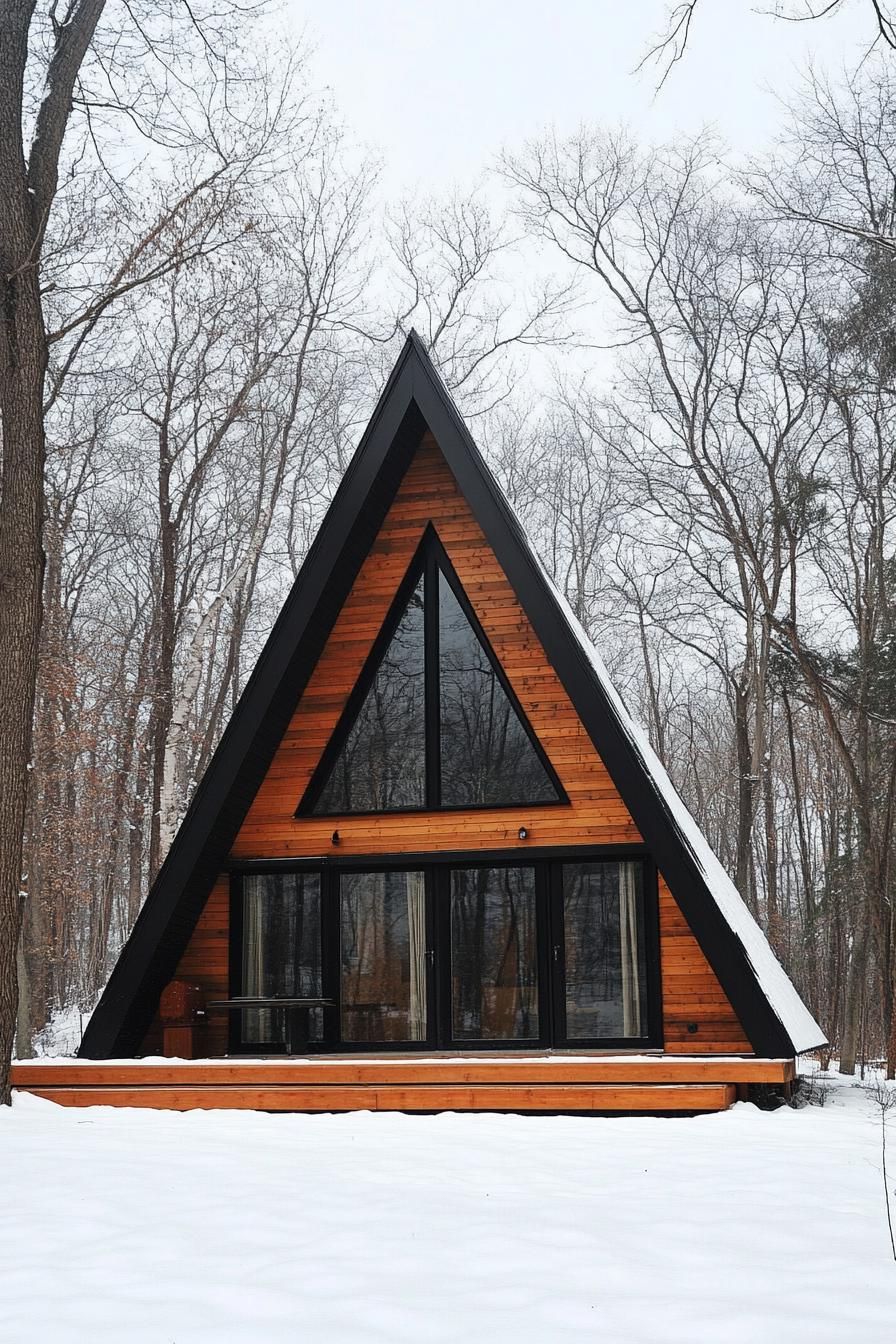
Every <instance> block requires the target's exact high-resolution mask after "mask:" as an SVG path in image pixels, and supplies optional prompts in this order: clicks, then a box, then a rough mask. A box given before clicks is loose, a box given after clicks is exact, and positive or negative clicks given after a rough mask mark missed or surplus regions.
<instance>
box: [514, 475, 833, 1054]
mask: <svg viewBox="0 0 896 1344" xmlns="http://www.w3.org/2000/svg"><path fill="white" fill-rule="evenodd" d="M507 505H508V508H510V509H511V512H512V513H513V509H512V507H511V505H510V502H509V500H508V501H507ZM515 516H516V515H515V514H514V517H515ZM517 523H518V526H519V529H520V532H521V534H522V536H523V539H524V540H525V543H526V546H527V547H528V550H529V553H530V555H531V556H532V559H533V561H534V562H535V564H536V565H537V566H538V568H539V570H540V571H541V573H542V575H543V576H544V579H545V582H546V583H547V584H548V586H549V587H550V589H551V592H552V593H553V595H554V597H555V599H556V601H557V605H558V607H559V608H560V611H561V612H562V613H563V617H564V619H565V621H566V623H567V625H568V626H569V628H570V631H571V633H572V634H573V636H574V638H575V640H576V642H577V643H578V645H579V646H580V648H581V650H582V652H583V653H584V654H585V657H586V658H587V659H588V662H589V663H590V664H591V667H592V669H593V671H594V673H595V675H596V677H597V679H598V681H599V682H600V685H601V688H602V690H603V692H604V694H605V695H606V697H607V700H608V702H609V704H610V706H611V708H612V710H613V712H614V714H615V715H616V718H617V720H618V722H619V726H620V727H621V728H622V731H623V732H624V733H625V735H626V737H627V738H628V740H629V741H630V743H631V744H632V747H633V748H634V750H635V751H636V752H637V754H638V755H639V756H640V758H641V762H642V764H643V766H644V769H645V771H646V773H647V776H648V778H649V779H650V781H651V783H652V784H653V786H654V788H655V789H656V792H657V793H658V794H659V796H660V799H661V800H662V802H663V803H665V805H666V807H667V809H668V811H669V813H670V815H671V817H672V820H673V822H674V824H675V826H676V828H677V830H678V832H679V834H680V835H681V838H682V840H683V841H684V842H685V844H686V845H687V847H688V849H689V850H690V852H691V854H692V856H693V858H694V861H695V862H696V864H697V866H698V868H699V869H700V871H701V873H702V874H703V877H704V879H705V881H706V886H707V888H708V890H709V891H710V892H711V894H712V895H713V897H714V898H715V901H716V904H717V905H718V907H719V909H720V910H721V912H722V914H723V915H724V917H725V920H726V922H727V924H728V927H729V928H730V929H731V931H732V933H733V934H734V935H735V937H736V938H737V939H738V941H739V942H740V944H741V946H742V947H743V949H744V952H745V953H746V956H747V960H748V961H749V963H750V965H751V966H752V968H753V971H754V972H755V974H756V979H757V980H758V981H759V984H760V986H761V988H762V991H763V993H764V994H765V997H766V998H767V999H768V1001H769V1003H770V1005H771V1007H772V1009H773V1011H774V1013H775V1016H776V1017H777V1018H778V1020H779V1021H780V1023H781V1025H782V1027H783V1028H784V1030H785V1031H786V1032H787V1035H788V1036H789V1037H790V1040H791V1043H792V1045H793V1048H794V1051H795V1052H796V1053H797V1054H798V1055H799V1054H802V1053H803V1052H804V1051H805V1050H814V1049H815V1048H817V1047H818V1046H821V1045H825V1044H827V1038H826V1036H825V1034H824V1032H823V1031H822V1029H821V1027H820V1026H819V1025H818V1023H817V1022H816V1021H815V1018H814V1017H813V1016H812V1014H811V1013H810V1012H809V1010H808V1008H807V1007H806V1005H805V1004H804V1003H803V1001H802V999H801V998H800V996H799V994H798V993H797V991H796V989H795V987H794V985H793V982H792V981H791V979H790V977H789V976H788V974H787V972H786V971H785V970H784V967H783V966H782V965H781V963H780V962H779V961H778V958H777V957H776V956H775V954H774V952H773V951H772V947H771V944H770V943H769V941H768V939H767V938H766V936H765V934H764V933H763V931H762V929H761V928H760V926H759V925H758V924H757V922H756V920H755V919H754V918H753V916H752V914H751V913H750V911H749V910H748V908H747V906H746V904H745V902H744V900H743V898H742V896H741V894H740V892H739V891H738V890H737V887H736V886H735V885H734V883H733V882H732V880H731V878H730V877H729V875H728V873H727V872H726V871H725V869H724V868H723V866H722V864H721V862H720V861H719V859H718V858H717V856H716V854H715V852H714V851H713V849H712V848H711V846H710V844H709V842H708V841H707V839H706V837H705V835H704V834H703V832H702V830H701V829H700V827H699V826H698V824H697V822H696V821H695V820H694V818H693V817H692V816H691V813H690V812H689V811H688V809H687V807H686V806H685V804H684V802H683V800H682V799H681V797H680V795H679V793H678V791H677V789H676V788H675V785H674V784H673V783H672V780H671V779H670V777H669V774H668V772H667V770H666V767H665V766H664V765H663V763H662V761H661V760H660V758H659V757H658V756H657V754H656V752H655V751H654V749H653V747H652V746H651V745H650V739H649V738H648V736H647V734H646V733H645V731H644V729H643V728H642V727H641V726H640V724H638V723H636V722H635V720H634V719H633V718H632V716H631V715H630V714H629V712H628V710H627V709H626V707H625V704H624V702H623V699H622V697H621V695H620V694H619V692H618V691H617V690H616V687H615V686H614V685H613V682H612V680H611V678H610V674H609V672H608V671H607V669H606V666H605V664H604V661H603V659H602V658H601V656H600V654H599V653H598V651H597V649H596V648H595V646H594V644H593V643H592V641H591V640H590V638H589V637H588V635H587V633H586V631H585V629H584V627H583V625H582V623H581V622H580V620H579V618H578V617H577V616H576V614H575V612H574V611H573V609H572V607H571V606H570V605H569V602H568V601H567V599H566V597H565V596H564V594H563V593H562V592H561V591H560V589H559V588H558V587H557V585H556V583H555V582H554V580H553V579H552V577H551V575H550V574H549V573H548V571H547V569H546V568H545V566H544V565H543V564H542V561H541V559H540V557H539V556H538V554H537V553H536V551H535V549H534V547H533V546H532V543H531V541H530V540H529V537H528V534H527V532H526V529H525V528H524V527H523V526H522V524H521V523H519V520H518V519H517Z"/></svg>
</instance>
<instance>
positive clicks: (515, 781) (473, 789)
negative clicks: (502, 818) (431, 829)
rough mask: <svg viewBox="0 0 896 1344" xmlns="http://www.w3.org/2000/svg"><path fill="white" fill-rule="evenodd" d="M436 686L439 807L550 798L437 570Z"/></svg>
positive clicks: (544, 777) (543, 774) (515, 718)
mask: <svg viewBox="0 0 896 1344" xmlns="http://www.w3.org/2000/svg"><path fill="white" fill-rule="evenodd" d="M439 687H440V692H439V710H440V715H439V717H440V737H441V761H442V803H443V805H444V806H447V807H465V806H472V805H476V804H484V805H487V806H491V807H500V806H502V805H509V804H512V803H523V802H525V803H538V802H546V803H552V802H556V801H557V792H556V790H555V789H554V787H553V785H552V783H551V781H550V779H549V778H548V774H547V771H546V770H545V768H544V765H543V764H542V762H541V760H540V759H539V757H538V754H537V752H536V751H535V748H534V747H533V745H532V742H531V740H530V738H529V735H528V733H527V732H526V729H525V728H524V726H523V723H522V721H521V719H520V717H519V715H518V714H517V712H516V710H515V709H514V707H513V705H512V704H511V702H510V700H509V698H508V696H507V693H506V691H505V690H504V688H503V686H502V685H501V682H500V681H499V679H498V676H497V673H496V672H495V669H494V667H493V666H492V662H491V659H490V658H489V656H488V654H487V653H486V651H485V649H484V648H483V646H482V644H481V643H480V641H479V638H478V636H477V635H476V632H475V631H474V629H473V627H472V626H471V625H470V622H469V621H468V620H467V618H466V616H465V614H464V612H463V610H462V608H461V605H460V603H459V602H458V600H457V598H456V597H455V595H454V592H453V591H452V588H451V585H450V584H449V583H448V580H447V579H446V578H445V576H444V574H442V573H441V572H440V573H439Z"/></svg>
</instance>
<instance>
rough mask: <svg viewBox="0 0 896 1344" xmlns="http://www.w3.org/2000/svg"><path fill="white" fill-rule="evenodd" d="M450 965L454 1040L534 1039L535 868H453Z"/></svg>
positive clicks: (537, 1028)
mask: <svg viewBox="0 0 896 1344" xmlns="http://www.w3.org/2000/svg"><path fill="white" fill-rule="evenodd" d="M448 901H449V924H450V932H449V940H448V941H449V955H448V961H449V970H450V999H451V1022H450V1035H451V1038H452V1039H453V1040H455V1041H537V1040H538V1039H539V1037H540V1034H541V1029H540V1023H539V1006H538V987H539V975H538V932H537V909H536V895H535V869H534V868H503V867H502V868H483V867H477V868H452V869H451V870H450V872H449V890H448Z"/></svg>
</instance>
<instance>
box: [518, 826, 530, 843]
mask: <svg viewBox="0 0 896 1344" xmlns="http://www.w3.org/2000/svg"><path fill="white" fill-rule="evenodd" d="M519 836H520V839H521V840H528V838H529V832H528V831H527V830H526V828H525V826H521V827H520V830H519Z"/></svg>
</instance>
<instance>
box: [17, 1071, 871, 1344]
mask: <svg viewBox="0 0 896 1344" xmlns="http://www.w3.org/2000/svg"><path fill="white" fill-rule="evenodd" d="M890 1116H891V1121H890V1126H889V1128H890V1130H891V1131H892V1133H891V1139H890V1144H891V1152H892V1154H893V1158H892V1167H893V1169H892V1170H891V1176H890V1185H891V1187H893V1186H896V1112H893V1111H891V1112H890ZM880 1125H881V1122H880V1114H879V1112H878V1111H877V1110H876V1109H875V1108H874V1106H873V1104H872V1103H871V1102H870V1101H869V1100H868V1098H867V1096H866V1095H865V1093H863V1092H862V1091H860V1090H859V1089H858V1088H856V1087H852V1086H850V1085H849V1083H848V1081H847V1080H845V1079H835V1080H834V1081H833V1082H832V1084H831V1085H830V1091H829V1094H828V1098H827V1102H826V1104H825V1106H824V1107H815V1106H810V1107H806V1108H804V1109H802V1110H798V1111H796V1110H789V1109H784V1110H780V1111H776V1112H774V1113H763V1112H760V1111H758V1110H757V1109H756V1108H755V1107H753V1106H748V1105H738V1106H735V1107H733V1108H732V1110H730V1111H729V1112H728V1113H726V1114H724V1115H711V1116H705V1117H701V1118H697V1119H672V1120H660V1119H654V1118H649V1117H633V1118H620V1119H601V1118H571V1117H537V1118H536V1117H528V1116H498V1115H494V1116H464V1115H439V1116H416V1117H415V1116H404V1115H389V1114H380V1115H374V1114H367V1113H363V1114H353V1115H341V1116H331V1115H318V1116H301V1115H292V1116H291V1115H261V1114H253V1113H247V1112H223V1111H219V1112H193V1113H190V1114H185V1115H179V1114H176V1113H169V1112H161V1111H140V1110H112V1109H109V1108H105V1107H104V1108H99V1107H97V1108H94V1109H91V1110H66V1109H63V1108H61V1107H57V1106H55V1105H53V1104H52V1103H50V1102H45V1101H41V1100H38V1099H37V1098H33V1097H29V1096H20V1097H18V1098H17V1099H16V1100H15V1102H14V1104H13V1107H12V1109H11V1110H6V1111H0V1209H2V1211H3V1216H2V1218H0V1340H2V1344H23V1342H24V1341H28V1344H32V1342H36V1344H74V1341H78V1344H80V1342H81V1341H84V1344H87V1342H88V1341H89V1344H103V1342H104V1341H115V1344H212V1341H214V1344H230V1342H231V1341H240V1342H242V1341H248V1342H249V1344H261V1342H264V1344H267V1342H268V1341H270V1342H271V1344H281V1341H282V1342H283V1344H286V1341H289V1344H344V1342H345V1341H353V1342H354V1341H361V1340H363V1341H364V1342H365V1344H369V1342H370V1341H382V1342H383V1344H402V1342H403V1341H413V1344H431V1342H434V1341H452V1342H454V1341H465V1342H469V1344H478V1342H479V1341H484V1342H485V1344H510V1341H513V1342H514V1344H522V1342H525V1344H529V1342H530V1341H531V1342H532V1344H536V1342H537V1344H551V1341H555V1340H577V1341H589V1340H595V1341H598V1340H599V1341H601V1344H657V1342H658V1341H662V1344H701V1341H713V1344H718V1341H725V1342H726V1344H760V1341H761V1342H762V1344H766V1342H767V1341H777V1340H781V1341H787V1344H803V1341H805V1344H823V1342H825V1341H831V1342H833V1341H837V1344H852V1342H853V1341H856V1342H857V1344H894V1341H896V1264H894V1262H893V1260H892V1258H891V1255H890V1247H889V1240H888V1234H887V1226H886V1216H885V1207H884V1198H883V1184H882V1179H881V1142H880V1138H881V1136H880Z"/></svg>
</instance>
